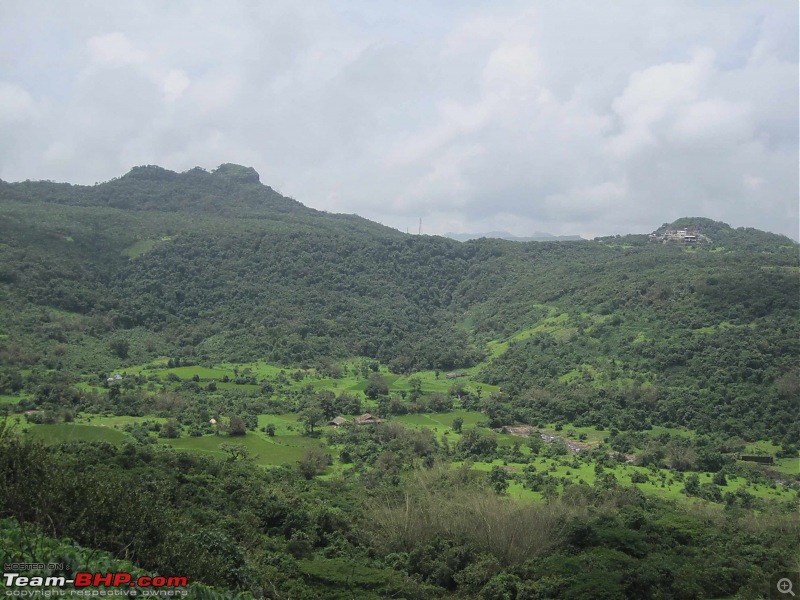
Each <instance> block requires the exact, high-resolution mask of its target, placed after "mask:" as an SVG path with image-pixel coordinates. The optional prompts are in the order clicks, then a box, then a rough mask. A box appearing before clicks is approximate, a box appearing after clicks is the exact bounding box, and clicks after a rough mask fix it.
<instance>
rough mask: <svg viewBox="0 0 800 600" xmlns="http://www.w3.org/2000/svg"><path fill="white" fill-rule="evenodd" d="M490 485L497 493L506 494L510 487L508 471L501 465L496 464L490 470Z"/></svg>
mask: <svg viewBox="0 0 800 600" xmlns="http://www.w3.org/2000/svg"><path fill="white" fill-rule="evenodd" d="M489 486H490V487H491V488H492V489H493V490H494V492H495V493H496V494H498V495H499V494H505V492H506V490H507V489H508V473H506V470H505V469H504V468H503V467H501V466H500V465H494V466H493V467H492V470H491V471H489Z"/></svg>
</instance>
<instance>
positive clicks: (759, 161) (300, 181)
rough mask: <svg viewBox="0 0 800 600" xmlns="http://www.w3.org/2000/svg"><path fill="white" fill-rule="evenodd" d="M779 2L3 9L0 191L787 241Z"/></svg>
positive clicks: (555, 0) (792, 146)
mask: <svg viewBox="0 0 800 600" xmlns="http://www.w3.org/2000/svg"><path fill="white" fill-rule="evenodd" d="M798 160H799V159H798V4H797V2H796V0H768V1H765V0H753V1H747V0H742V1H736V0H703V1H698V0H688V1H682V0H648V1H647V2H642V1H641V0H613V1H612V0H581V1H572V0H542V1H523V2H514V1H508V2H496V1H477V0H441V1H439V2H426V1H421V0H420V1H416V0H410V1H409V0H406V1H403V2H389V1H386V2H375V1H374V0H362V1H359V0H353V1H334V0H331V1H328V2H316V1H311V0H309V1H302V2H299V1H297V0H291V1H288V2H282V1H279V0H270V1H256V0H226V1H225V2H220V1H214V2H211V1H205V0H171V1H169V2H163V1H160V0H156V1H138V0H126V1H125V2H122V1H117V2H114V1H109V0H99V1H89V0H82V1H81V2H61V1H58V0H49V1H42V0H4V1H3V2H2V3H0V179H4V180H6V181H19V180H24V179H52V180H57V181H69V182H73V183H94V182H96V181H104V180H107V179H110V178H112V177H116V176H119V175H121V174H123V173H125V172H127V171H128V170H129V169H130V168H131V167H132V166H134V165H140V164H158V165H161V166H164V167H167V168H170V169H173V170H177V171H183V170H186V169H189V168H192V167H194V166H201V167H204V168H207V169H213V168H214V167H216V166H217V165H218V164H220V163H223V162H236V163H240V164H244V165H249V166H253V167H255V168H256V170H258V172H259V173H260V174H261V180H262V181H263V182H264V183H267V184H268V185H271V186H272V187H274V188H275V189H277V190H279V191H280V192H281V193H283V194H285V195H288V196H292V197H294V198H296V199H298V200H300V201H301V202H303V203H305V204H307V205H309V206H312V207H314V208H318V209H322V210H328V211H332V212H347V213H358V214H360V215H362V216H365V217H368V218H370V219H373V220H376V221H379V222H381V223H384V224H386V225H390V226H393V227H397V228H398V229H401V230H403V231H405V229H406V228H407V227H408V228H409V229H411V230H412V231H414V230H415V229H416V227H417V222H418V219H419V218H420V217H421V218H422V219H423V232H424V233H444V232H446V231H455V232H484V231H495V230H506V231H509V232H511V233H514V234H517V235H530V234H532V233H533V232H535V231H546V232H550V233H555V234H582V235H584V236H587V237H591V236H595V235H607V234H616V233H626V232H647V231H650V230H652V229H654V228H655V227H657V226H659V225H661V224H662V223H663V222H666V221H670V220H673V219H675V218H677V217H680V216H693V215H699V216H708V217H711V218H714V219H719V220H724V221H726V222H728V223H730V224H731V225H734V226H753V227H758V228H761V229H766V230H769V231H775V232H779V233H784V234H787V235H790V236H791V237H793V238H797V237H798V202H799V201H798Z"/></svg>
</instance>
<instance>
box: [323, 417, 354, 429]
mask: <svg viewBox="0 0 800 600" xmlns="http://www.w3.org/2000/svg"><path fill="white" fill-rule="evenodd" d="M349 422H350V421H348V420H347V419H345V418H344V417H336V418H335V419H331V420H330V421H328V425H333V426H334V427H341V426H342V425H345V424H347V423H349Z"/></svg>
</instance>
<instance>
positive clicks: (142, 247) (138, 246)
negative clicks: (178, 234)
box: [121, 240, 159, 258]
mask: <svg viewBox="0 0 800 600" xmlns="http://www.w3.org/2000/svg"><path fill="white" fill-rule="evenodd" d="M158 242H159V240H139V241H138V242H136V243H135V244H132V245H130V246H128V247H127V248H125V249H124V250H123V251H122V252H121V254H122V255H123V256H127V257H128V258H136V257H138V256H142V255H143V254H147V253H148V252H150V251H151V250H152V249H153V248H155V247H156V244H158Z"/></svg>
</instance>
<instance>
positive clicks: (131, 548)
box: [0, 164, 800, 599]
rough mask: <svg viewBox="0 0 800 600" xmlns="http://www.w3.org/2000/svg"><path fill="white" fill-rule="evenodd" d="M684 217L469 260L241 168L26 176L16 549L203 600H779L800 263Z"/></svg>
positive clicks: (12, 280) (0, 438)
mask: <svg viewBox="0 0 800 600" xmlns="http://www.w3.org/2000/svg"><path fill="white" fill-rule="evenodd" d="M685 227H689V228H695V229H697V230H699V231H700V232H702V233H703V235H704V236H705V237H706V238H708V241H703V242H702V243H697V244H692V245H684V244H680V243H674V242H669V243H661V242H660V241H658V242H654V241H652V240H651V239H649V238H648V236H647V235H627V236H615V237H609V238H598V239H595V240H591V241H569V242H566V241H562V242H530V243H520V242H511V241H503V240H497V239H480V240H473V241H468V242H463V243H462V242H457V241H454V240H449V239H445V238H441V237H437V236H415V235H408V234H402V233H400V232H398V231H395V230H393V229H390V228H387V227H383V226H381V225H378V224H376V223H372V222H370V221H367V220H365V219H362V218H360V217H357V216H355V215H334V214H328V213H323V212H319V211H315V210H313V209H310V208H307V207H305V206H303V205H302V204H301V203H299V202H297V201H295V200H292V199H289V198H285V197H283V196H281V195H280V194H278V193H277V192H276V191H274V190H273V189H271V188H269V187H268V186H265V185H262V184H261V182H260V180H259V176H258V174H257V173H256V172H255V171H254V170H253V169H250V168H246V167H240V166H238V165H230V164H227V165H222V166H220V167H219V168H217V169H216V170H214V171H212V172H207V171H205V170H203V169H199V168H197V169H192V170H190V171H187V172H185V173H174V172H172V171H168V170H165V169H162V168H160V167H155V166H146V167H136V168H134V169H133V170H131V172H129V173H128V174H126V175H124V176H122V177H120V178H118V179H115V180H112V181H109V182H106V183H101V184H97V185H94V186H77V185H70V184H60V183H53V182H24V183H6V182H0V411H2V413H3V414H6V415H8V417H7V419H6V422H5V424H2V425H0V467H1V468H0V519H6V520H0V536H5V539H12V538H13V539H16V540H18V542H15V543H13V544H11V545H10V546H9V548H11V550H2V551H5V552H7V554H6V562H16V561H23V560H29V561H31V562H37V561H40V560H41V561H44V560H45V559H47V560H49V558H47V557H44V556H39V555H36V556H34V554H35V552H34V551H33V550H31V548H33V547H41V548H44V549H46V552H49V553H51V554H53V555H54V556H55V555H57V554H58V553H64V552H66V551H67V550H66V549H67V548H72V550H71V551H72V552H74V553H76V556H78V557H83V556H86V555H88V554H91V552H92V550H91V549H96V550H102V551H103V552H106V553H108V554H107V555H104V556H107V559H104V560H107V561H112V562H113V561H128V562H129V563H130V564H131V565H135V568H137V569H142V570H143V571H147V572H159V573H169V574H183V575H187V576H188V577H189V578H190V579H191V580H192V581H194V582H196V583H197V586H198V587H196V588H194V589H193V591H192V592H191V594H192V597H198V598H203V597H208V598H214V597H217V596H216V595H219V597H234V595H235V594H245V595H246V597H250V596H252V597H268V598H317V597H319V598H335V597H341V598H353V597H364V598H369V597H407V598H428V597H437V596H439V597H441V596H443V595H444V596H452V597H475V598H511V599H514V598H518V599H523V598H524V599H527V598H644V597H661V598H722V597H733V596H734V595H737V594H738V595H739V597H743V598H745V597H747V598H756V597H759V595H760V594H763V593H764V590H765V587H764V586H765V585H766V584H765V582H766V581H767V579H768V578H769V576H771V575H772V574H773V573H775V572H778V571H780V570H781V569H788V568H790V567H791V557H792V556H793V554H794V553H796V551H797V547H796V543H797V542H796V540H797V529H796V527H797V523H796V519H794V518H793V511H795V510H796V509H797V489H798V483H797V475H796V473H795V472H794V471H792V470H789V472H788V473H787V471H786V470H785V469H784V470H783V471H781V470H780V469H777V470H775V469H770V468H767V467H765V468H761V467H760V466H754V465H752V464H746V463H744V462H743V461H741V460H738V459H739V458H740V455H742V454H746V453H748V452H749V453H752V452H754V450H753V449H752V448H753V447H754V446H753V444H760V446H758V448H769V449H770V452H768V453H769V454H770V461H771V460H773V459H774V460H778V461H781V460H785V461H789V460H793V457H796V456H797V448H798V443H799V442H800V428H799V427H798V421H797V419H796V415H797V398H798V396H799V395H800V359H799V358H798V357H800V321H798V315H800V260H798V258H799V257H798V244H797V243H795V242H793V241H792V240H790V239H788V238H786V237H784V236H779V235H775V234H771V233H766V232H762V231H757V230H753V229H733V228H731V227H729V226H728V225H726V224H724V223H719V222H715V221H711V220H709V219H703V218H686V219H681V220H679V221H676V222H674V223H665V224H664V225H663V226H661V227H660V228H659V229H658V231H666V230H667V229H675V228H685ZM115 374H118V375H117V378H116V379H115V377H114V375H115ZM119 374H123V375H119ZM367 410H368V411H370V412H372V413H374V414H375V415H378V416H379V417H380V418H379V419H378V421H379V423H378V425H377V426H369V427H351V426H348V427H343V428H333V429H331V428H330V427H329V426H327V425H326V423H327V422H329V421H330V420H331V419H332V418H333V417H335V416H336V415H348V416H354V415H358V414H360V413H362V412H364V411H367ZM281 415H282V416H281ZM424 415H448V416H447V417H444V416H442V417H437V418H441V419H443V420H442V421H440V423H444V425H443V426H442V427H441V428H438V427H436V426H434V427H432V428H429V427H425V426H419V425H420V423H423V422H427V421H422V420H420V419H422V418H423V417H424ZM112 416H113V417H115V418H119V419H123V420H119V421H115V422H114V423H115V424H114V426H113V427H109V426H105V427H102V428H101V427H94V426H92V425H93V424H96V423H100V422H101V421H98V419H100V420H101V419H111V417H112ZM278 416H280V419H279V418H278ZM81 419H83V421H81ZM281 419H283V420H281ZM403 419H406V420H405V421H403ZM470 419H471V420H470ZM381 421H382V422H381ZM80 423H85V424H84V425H81V424H80ZM285 423H289V425H288V426H286V425H285ZM46 427H52V428H61V429H46ZM270 427H271V428H272V429H271V430H270ZM276 427H277V428H278V432H277V435H276ZM282 427H287V428H286V430H285V431H284V430H282V429H281V428H282ZM514 427H517V428H519V427H524V428H527V429H525V430H524V431H525V436H527V437H514V435H515V433H516V430H514V429H513V428H514ZM68 428H69V429H68ZM81 428H83V429H81ZM509 428H511V430H509ZM100 429H102V430H103V436H101V437H92V436H95V435H97V430H100ZM110 429H111V430H112V431H110V432H109V430H110ZM45 431H51V432H55V431H60V432H62V433H63V432H65V431H69V432H70V433H69V435H70V436H73V437H69V439H68V440H64V439H62V438H58V437H57V436H56V438H48V437H47V436H44V437H43V434H40V433H37V432H45ZM75 432H83V433H82V434H76V433H75ZM539 432H542V437H540V435H539ZM547 432H550V433H547ZM562 432H563V433H562ZM73 434H74V435H73ZM112 434H113V435H112ZM81 436H83V438H84V439H80V438H81ZM560 436H563V439H562V437H560ZM189 439H191V440H194V441H193V442H192V443H195V444H198V445H197V446H196V448H197V449H201V447H202V448H206V449H210V450H213V452H211V454H208V453H206V454H204V453H203V452H184V451H179V450H176V449H174V448H173V447H172V446H170V445H169V443H177V442H174V440H179V441H181V440H189ZM93 440H94V441H93ZM540 440H544V442H545V443H544V446H543V445H542V442H541V441H540ZM171 441H172V442H171ZM573 441H574V442H575V443H573ZM276 442H277V443H278V445H280V444H284V446H282V448H283V450H285V451H286V457H287V459H286V460H284V459H280V460H279V459H277V458H275V459H273V458H269V459H267V458H266V454H264V452H267V451H266V450H265V451H262V450H258V449H260V448H272V446H263V444H273V445H275V443H276ZM187 443H188V442H187ZM581 443H583V445H581ZM203 444H206V445H205V446H203ZM248 444H249V445H248ZM254 444H262V445H254ZM570 444H571V445H570ZM295 448H296V449H297V454H296V455H295V454H291V452H294V451H295V450H294V449H295ZM748 448H749V449H748ZM259 452H261V454H258V453H259ZM259 461H261V462H259ZM784 464H788V463H779V464H777V467H780V468H783V467H782V466H781V465H784ZM482 465H483V466H482ZM629 465H631V466H629ZM32 480H35V481H37V482H41V485H38V486H36V487H32V486H30V485H29V482H30V481H32ZM733 482H736V483H735V485H734V483H733ZM637 484H644V486H642V485H639V487H637ZM648 486H652V488H653V490H652V491H653V493H646V492H647V490H648V489H649V488H648ZM673 487H674V489H675V492H674V493H675V495H677V496H679V498H678V499H677V500H676V499H675V498H669V497H662V496H659V493H661V494H667V496H668V495H669V493H670V490H672V489H673ZM643 490H644V491H643ZM659 490H664V491H663V492H660V491H659ZM512 492H514V493H513V494H512ZM514 494H517V496H518V497H515V496H514ZM770 494H772V495H773V496H774V497H775V498H774V499H773V498H771V496H770ZM526 499H527V500H526ZM26 536H28V537H26ZM29 538H30V539H31V540H38V541H36V542H35V543H33V542H31V543H28V542H25V543H23V542H22V541H19V540H23V539H29ZM0 539H3V538H0ZM65 540H66V541H65ZM32 552H34V553H33V554H32ZM43 552H44V550H43ZM14 553H16V554H14ZM34 559H35V560H34ZM81 560H83V559H82V558H76V559H75V561H73V563H74V564H73V566H74V568H75V569H77V568H79V567H86V565H81V564H77V563H78V562H80V561H81ZM86 560H89V559H86ZM108 564H110V563H108ZM66 570H67V571H69V569H66ZM73 570H74V569H73ZM579 574H580V575H579ZM765 578H766V579H765ZM203 586H212V587H213V588H214V589H211V588H209V587H203ZM215 590H216V591H215ZM243 597H245V596H243Z"/></svg>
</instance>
